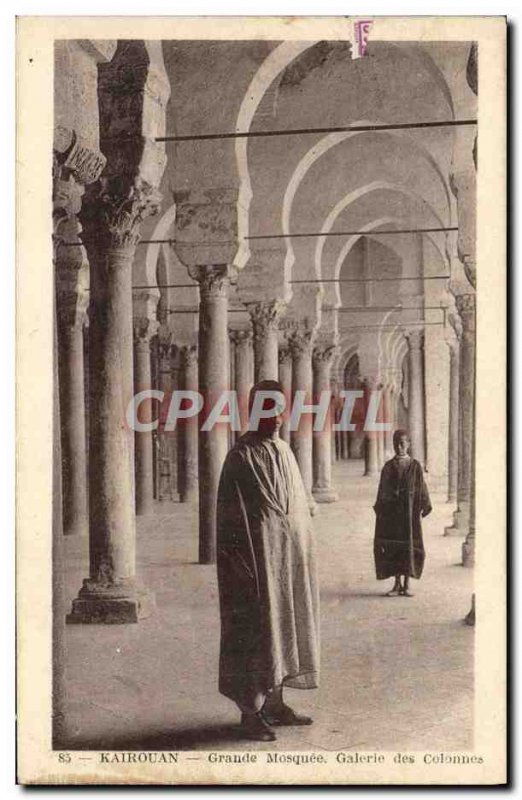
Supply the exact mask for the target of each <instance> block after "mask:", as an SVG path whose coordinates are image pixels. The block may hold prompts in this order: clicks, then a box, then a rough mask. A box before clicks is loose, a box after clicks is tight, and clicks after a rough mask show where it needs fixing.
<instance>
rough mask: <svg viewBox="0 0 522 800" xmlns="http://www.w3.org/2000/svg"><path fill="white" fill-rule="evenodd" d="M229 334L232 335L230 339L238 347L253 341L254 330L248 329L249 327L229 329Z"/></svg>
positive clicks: (245, 345)
mask: <svg viewBox="0 0 522 800" xmlns="http://www.w3.org/2000/svg"><path fill="white" fill-rule="evenodd" d="M228 335H229V337H230V341H231V342H232V343H233V344H234V345H235V346H236V347H247V346H249V345H250V343H251V342H252V331H251V330H248V328H242V329H239V330H229V332H228Z"/></svg>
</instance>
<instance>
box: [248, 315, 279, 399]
mask: <svg viewBox="0 0 522 800" xmlns="http://www.w3.org/2000/svg"><path fill="white" fill-rule="evenodd" d="M285 307H286V306H285V303H284V302H283V301H282V300H271V301H266V302H260V303H247V308H248V311H249V313H250V316H251V317H252V325H253V329H254V381H255V383H258V382H259V381H264V380H273V381H276V380H277V376H278V372H279V369H278V349H279V341H278V339H279V333H278V331H279V320H280V318H281V315H282V314H283V312H284V310H285Z"/></svg>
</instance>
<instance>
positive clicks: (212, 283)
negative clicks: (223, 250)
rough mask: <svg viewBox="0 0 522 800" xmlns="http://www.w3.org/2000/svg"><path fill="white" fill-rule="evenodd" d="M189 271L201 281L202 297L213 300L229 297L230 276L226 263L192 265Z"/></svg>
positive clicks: (193, 277)
mask: <svg viewBox="0 0 522 800" xmlns="http://www.w3.org/2000/svg"><path fill="white" fill-rule="evenodd" d="M188 273H189V275H190V277H191V278H192V280H194V281H197V282H198V283H199V291H200V293H201V299H206V300H212V299H219V298H226V297H228V289H229V286H230V276H229V273H228V269H227V266H226V264H216V265H212V266H199V267H191V268H189V270H188Z"/></svg>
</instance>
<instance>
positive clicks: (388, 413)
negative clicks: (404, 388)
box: [383, 385, 395, 461]
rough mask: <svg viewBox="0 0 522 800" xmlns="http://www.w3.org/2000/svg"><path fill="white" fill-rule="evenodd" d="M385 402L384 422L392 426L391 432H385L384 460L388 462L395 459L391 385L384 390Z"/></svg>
mask: <svg viewBox="0 0 522 800" xmlns="http://www.w3.org/2000/svg"><path fill="white" fill-rule="evenodd" d="M383 402H384V422H386V423H387V424H388V425H389V426H390V427H389V430H387V431H385V432H384V460H385V461H386V460H388V459H390V458H393V431H394V429H395V420H394V399H393V389H392V387H391V386H389V385H387V386H385V387H384V389H383Z"/></svg>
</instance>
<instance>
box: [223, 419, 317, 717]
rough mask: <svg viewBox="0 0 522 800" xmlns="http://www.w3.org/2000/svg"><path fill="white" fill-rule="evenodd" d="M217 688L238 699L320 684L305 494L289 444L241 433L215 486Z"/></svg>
mask: <svg viewBox="0 0 522 800" xmlns="http://www.w3.org/2000/svg"><path fill="white" fill-rule="evenodd" d="M217 568H218V583H219V599H220V612H221V652H220V663H219V691H220V692H221V693H222V694H224V695H225V696H226V697H229V698H230V699H232V700H234V701H236V702H238V703H239V704H240V705H241V703H245V702H248V701H249V700H251V698H252V697H253V696H255V695H256V693H258V692H261V693H266V691H267V690H268V689H270V688H273V687H275V686H279V685H281V684H284V685H285V686H291V687H293V688H299V689H312V688H315V687H316V686H317V685H318V673H319V618H318V585H317V579H316V569H315V556H314V541H313V532H312V527H311V517H310V512H309V509H308V501H307V498H306V493H305V489H304V486H303V482H302V479H301V474H300V472H299V467H298V466H297V462H296V460H295V458H294V455H293V453H292V451H291V449H290V447H289V446H288V445H287V444H286V442H284V441H282V440H281V439H279V438H274V439H270V438H269V439H266V438H261V437H260V436H258V435H257V434H255V433H247V434H245V435H244V436H242V437H241V438H240V439H239V441H238V442H237V444H236V445H235V447H234V448H233V449H232V450H231V451H230V452H229V454H228V456H227V458H226V460H225V464H224V466H223V471H222V474H221V480H220V485H219V493H218V509H217Z"/></svg>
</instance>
